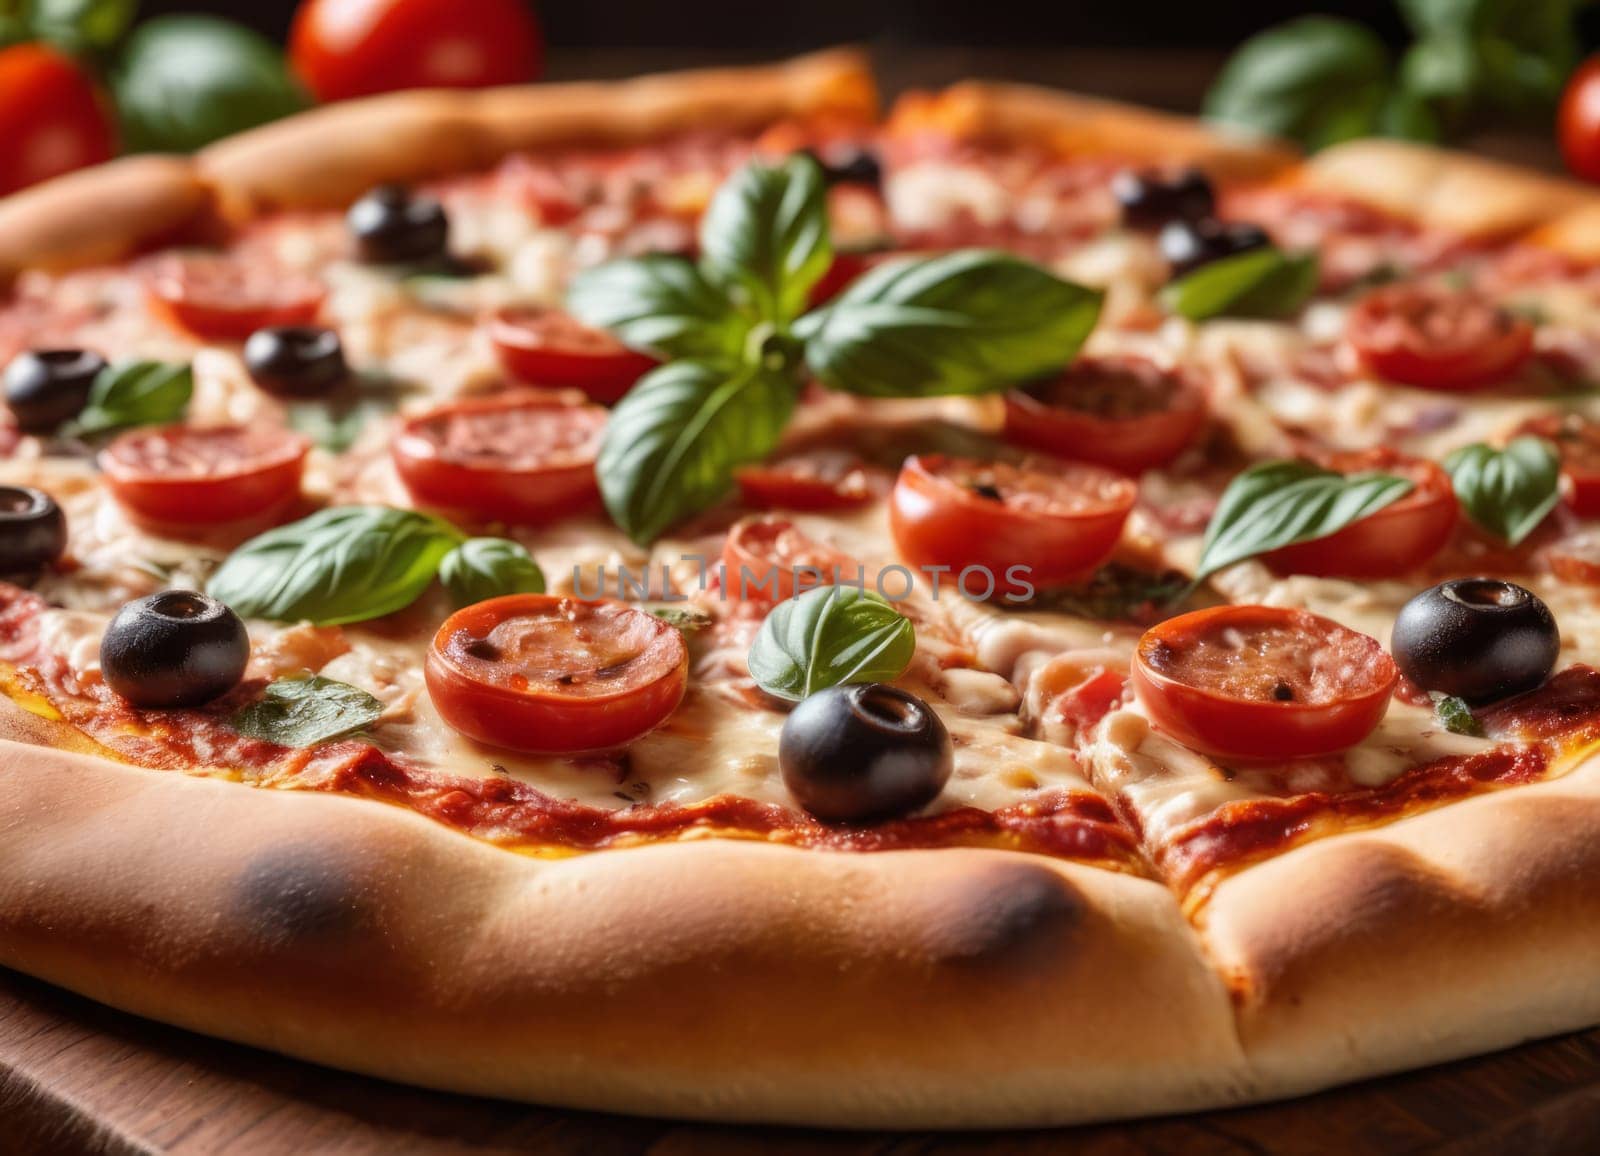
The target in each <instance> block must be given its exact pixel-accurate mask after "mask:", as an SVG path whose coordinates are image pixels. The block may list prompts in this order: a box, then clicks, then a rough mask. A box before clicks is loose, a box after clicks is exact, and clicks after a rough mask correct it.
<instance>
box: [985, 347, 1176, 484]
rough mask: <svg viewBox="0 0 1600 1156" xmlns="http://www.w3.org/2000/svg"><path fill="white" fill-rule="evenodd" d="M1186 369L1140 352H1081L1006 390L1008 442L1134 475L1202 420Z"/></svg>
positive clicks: (1161, 459)
mask: <svg viewBox="0 0 1600 1156" xmlns="http://www.w3.org/2000/svg"><path fill="white" fill-rule="evenodd" d="M1205 417H1206V403H1205V394H1204V393H1203V392H1202V390H1201V388H1200V385H1199V383H1198V382H1197V381H1195V379H1194V378H1193V377H1192V376H1191V375H1190V374H1188V373H1185V372H1183V371H1182V370H1176V369H1163V368H1161V367H1160V366H1158V365H1157V364H1156V363H1155V362H1153V361H1150V360H1148V359H1146V358H1142V357H1083V358H1079V359H1078V360H1077V361H1076V362H1075V363H1073V364H1072V365H1071V366H1069V367H1068V368H1067V369H1065V370H1063V371H1062V372H1061V373H1059V374H1057V375H1056V376H1055V377H1052V378H1050V379H1049V380H1047V381H1042V382H1039V383H1037V384H1035V385H1030V386H1028V387H1027V388H1026V389H1014V390H1012V391H1011V392H1010V393H1008V394H1006V426H1005V436H1006V440H1007V441H1010V442H1013V443H1015V444H1017V445H1022V446H1028V447H1029V448H1031V449H1036V450H1043V451H1044V452H1045V453H1050V454H1058V455H1060V456H1061V457H1064V458H1073V459H1075V460H1077V461H1084V462H1094V463H1095V464H1096V465H1102V466H1110V467H1111V468H1112V469H1115V470H1122V471H1124V472H1125V473H1130V474H1136V473H1138V472H1140V471H1141V470H1147V469H1150V468H1151V467H1152V466H1159V465H1164V464H1166V463H1167V462H1170V461H1171V460H1172V459H1173V458H1175V457H1177V456H1178V454H1179V453H1181V452H1182V451H1183V449H1184V448H1185V447H1186V446H1187V445H1188V444H1189V443H1190V442H1192V441H1194V439H1195V435H1196V434H1198V433H1199V432H1200V427H1201V426H1202V425H1203V424H1204V423H1205Z"/></svg>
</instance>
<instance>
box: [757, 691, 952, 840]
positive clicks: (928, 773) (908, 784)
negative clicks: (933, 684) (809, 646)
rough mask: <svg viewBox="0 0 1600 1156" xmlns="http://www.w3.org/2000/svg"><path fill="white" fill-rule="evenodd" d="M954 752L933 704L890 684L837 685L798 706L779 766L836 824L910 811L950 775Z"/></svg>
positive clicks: (799, 794)
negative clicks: (930, 704) (931, 705)
mask: <svg viewBox="0 0 1600 1156" xmlns="http://www.w3.org/2000/svg"><path fill="white" fill-rule="evenodd" d="M954 761H955V753H954V750H953V748H952V747H951V745H950V734H949V732H948V731H946V730H945V728H944V723H943V722H941V721H940V720H939V716H938V715H937V714H936V713H934V710H933V708H932V707H930V706H929V705H928V704H927V703H925V702H923V701H922V700H921V699H920V698H917V697H916V696H915V695H911V694H907V693H906V692H905V691H903V690H900V689H899V688H898V687H893V686H888V685H886V684H884V683H866V684H864V685H859V686H835V687H831V688H829V689H828V690H824V691H819V692H818V693H816V694H814V695H812V696H811V697H810V698H808V699H806V700H805V701H804V702H802V703H801V704H800V705H799V706H797V707H795V708H794V710H793V711H792V712H790V714H789V718H788V719H787V721H785V722H784V724H783V733H782V734H781V735H780V736H779V738H778V769H779V770H780V771H781V772H782V773H783V782H784V785H785V786H787V787H788V788H789V793H790V794H792V795H793V796H794V797H795V799H796V800H798V801H799V803H800V805H801V806H802V807H804V808H805V809H806V810H807V811H809V812H811V813H812V814H813V815H815V816H816V817H817V818H819V819H822V820H824V821H826V822H832V823H858V822H866V821H868V820H872V819H888V818H893V817H895V816H899V815H909V814H910V813H911V812H913V811H916V810H918V809H919V808H921V807H925V806H927V805H928V804H929V803H931V802H932V801H933V800H934V799H935V798H937V797H938V795H939V792H940V791H942V790H944V785H945V783H946V782H948V781H949V779H950V771H951V767H952V766H953V764H954Z"/></svg>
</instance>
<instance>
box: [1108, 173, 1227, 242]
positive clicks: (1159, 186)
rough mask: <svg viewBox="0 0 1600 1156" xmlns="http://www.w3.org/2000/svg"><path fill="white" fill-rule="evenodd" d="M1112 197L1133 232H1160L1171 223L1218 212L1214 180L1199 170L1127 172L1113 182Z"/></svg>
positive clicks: (1123, 220)
mask: <svg viewBox="0 0 1600 1156" xmlns="http://www.w3.org/2000/svg"><path fill="white" fill-rule="evenodd" d="M1111 195H1112V196H1113V197H1115V198H1116V199H1117V204H1118V205H1120V206H1121V207H1122V223H1123V224H1124V225H1126V226H1127V227H1128V228H1130V229H1159V228H1160V227H1161V226H1162V225H1165V224H1166V223H1167V222H1168V221H1200V220H1204V219H1205V218H1208V217H1210V216H1211V214H1212V213H1214V212H1216V208H1217V195H1216V193H1215V191H1214V190H1213V189H1212V187H1211V180H1210V178H1209V177H1207V176H1206V175H1205V174H1204V173H1203V172H1201V171H1200V170H1199V169H1180V170H1178V171H1177V172H1148V171H1146V172H1139V171H1136V170H1133V169H1124V170H1123V171H1122V172H1120V173H1118V174H1117V175H1116V176H1115V177H1113V178H1112V179H1111Z"/></svg>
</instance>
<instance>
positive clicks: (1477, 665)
mask: <svg viewBox="0 0 1600 1156" xmlns="http://www.w3.org/2000/svg"><path fill="white" fill-rule="evenodd" d="M1390 649H1391V650H1392V651H1393V653H1394V660H1395V663H1396V664H1397V665H1398V666H1399V667H1400V672H1401V673H1402V674H1404V675H1405V676H1406V677H1407V678H1408V679H1410V680H1411V681H1412V682H1414V683H1416V684H1417V685H1418V686H1419V687H1421V688H1422V689H1423V690H1431V691H1438V692H1439V693H1440V694H1449V695H1455V696H1456V697H1457V698H1463V699H1466V701H1467V702H1469V703H1473V704H1474V705H1476V704H1479V703H1486V702H1494V701H1495V700H1497V699H1502V698H1509V697H1510V696H1511V695H1514V694H1521V693H1522V692H1523V691H1525V690H1532V689H1533V688H1534V687H1536V686H1538V685H1539V684H1540V683H1542V682H1543V681H1544V680H1545V679H1547V678H1549V677H1550V671H1551V670H1552V669H1553V668H1554V667H1555V664H1556V655H1557V653H1558V652H1559V651H1560V649H1561V634H1560V632H1559V631H1558V630H1557V629H1556V620H1555V618H1554V617H1553V616H1552V615H1551V613H1550V608H1549V607H1548V606H1546V605H1545V604H1544V603H1543V602H1541V601H1540V600H1539V598H1538V597H1537V596H1536V595H1534V594H1533V593H1532V592H1531V591H1528V590H1524V589H1523V588H1522V587H1521V586H1516V585H1513V584H1512V583H1510V582H1502V581H1501V580H1499V579H1498V578H1452V579H1451V580H1450V581H1448V582H1441V583H1439V585H1437V586H1434V587H1432V588H1430V589H1428V590H1424V591H1423V592H1422V593H1421V594H1418V595H1417V596H1416V597H1415V598H1413V599H1411V601H1409V602H1407V603H1406V604H1405V605H1404V606H1402V607H1401V608H1400V614H1399V616H1398V617H1397V618H1396V619H1395V621H1394V634H1393V637H1392V640H1391V643H1390Z"/></svg>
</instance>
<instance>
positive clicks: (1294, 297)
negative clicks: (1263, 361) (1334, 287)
mask: <svg viewBox="0 0 1600 1156" xmlns="http://www.w3.org/2000/svg"><path fill="white" fill-rule="evenodd" d="M1316 291H1317V255H1316V254H1315V253H1285V252H1284V251H1283V250H1281V249H1275V248H1270V247H1269V248H1266V249H1252V250H1250V251H1249V252H1246V253H1237V254H1235V255H1234V256H1232V257H1224V258H1222V259H1221V260H1220V261H1213V262H1211V263H1210V264H1209V265H1203V266H1201V267H1200V268H1199V269H1196V270H1195V271H1194V272H1193V273H1189V274H1186V275H1185V276H1183V277H1179V278H1178V279H1177V280H1176V281H1173V282H1172V283H1171V284H1170V285H1168V286H1167V287H1166V288H1165V289H1163V290H1162V291H1161V301H1162V303H1163V304H1164V305H1165V306H1166V307H1167V308H1168V309H1170V310H1171V311H1172V312H1174V313H1177V314H1179V315H1181V316H1183V317H1187V318H1188V319H1189V320H1191V321H1204V320H1205V319H1206V318H1208V317H1221V316H1224V315H1226V316H1229V317H1267V318H1271V317H1288V316H1290V315H1292V314H1294V313H1298V312H1299V311H1300V308H1301V307H1302V306H1303V305H1305V303H1306V302H1307V301H1309V300H1311V296H1312V294H1314V293H1315V292H1316Z"/></svg>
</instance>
